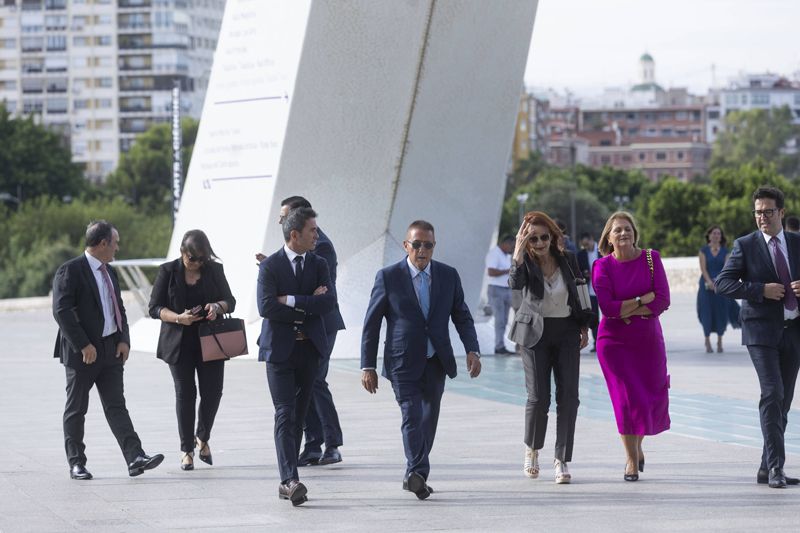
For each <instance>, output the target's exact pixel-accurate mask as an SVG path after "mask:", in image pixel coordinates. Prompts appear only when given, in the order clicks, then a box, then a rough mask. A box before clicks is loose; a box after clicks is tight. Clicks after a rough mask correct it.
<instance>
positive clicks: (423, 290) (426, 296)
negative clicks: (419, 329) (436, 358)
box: [418, 270, 435, 359]
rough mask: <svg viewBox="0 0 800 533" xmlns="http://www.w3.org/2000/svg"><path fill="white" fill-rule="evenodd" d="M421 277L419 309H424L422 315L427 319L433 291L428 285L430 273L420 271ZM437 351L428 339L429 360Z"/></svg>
mask: <svg viewBox="0 0 800 533" xmlns="http://www.w3.org/2000/svg"><path fill="white" fill-rule="evenodd" d="M418 276H419V307H420V309H422V314H423V315H424V316H425V318H426V319H427V318H428V314H429V313H430V310H431V289H430V285H429V284H428V273H427V272H425V271H424V270H423V271H420V273H419V274H418ZM434 353H435V350H434V349H433V343H432V342H431V339H430V337H428V353H427V354H425V355H426V356H427V357H428V359H430V358H431V357H433V354H434Z"/></svg>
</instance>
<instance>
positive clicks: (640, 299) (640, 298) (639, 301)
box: [636, 296, 642, 306]
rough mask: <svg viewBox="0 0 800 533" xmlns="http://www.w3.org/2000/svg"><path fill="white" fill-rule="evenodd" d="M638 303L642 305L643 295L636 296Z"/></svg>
mask: <svg viewBox="0 0 800 533" xmlns="http://www.w3.org/2000/svg"><path fill="white" fill-rule="evenodd" d="M636 305H638V306H640V305H642V297H641V296H637V297H636Z"/></svg>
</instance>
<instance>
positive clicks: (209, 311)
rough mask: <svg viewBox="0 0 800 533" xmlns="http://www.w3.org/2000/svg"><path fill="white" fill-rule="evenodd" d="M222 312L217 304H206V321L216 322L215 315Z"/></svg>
mask: <svg viewBox="0 0 800 533" xmlns="http://www.w3.org/2000/svg"><path fill="white" fill-rule="evenodd" d="M221 311H222V306H220V305H219V304H218V303H216V302H215V303H213V304H206V318H207V319H208V320H216V319H217V315H219V314H220V312H221Z"/></svg>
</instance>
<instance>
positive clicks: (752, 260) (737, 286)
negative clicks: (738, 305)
mask: <svg viewBox="0 0 800 533" xmlns="http://www.w3.org/2000/svg"><path fill="white" fill-rule="evenodd" d="M783 235H784V237H785V238H786V250H787V251H788V255H789V257H787V260H788V262H789V272H790V273H791V276H792V279H800V275H799V274H800V236H798V235H795V234H794V233H790V232H788V231H784V232H783ZM780 282H781V280H780V278H779V277H778V273H777V272H776V271H775V265H774V264H773V263H772V256H771V255H770V253H769V250H768V249H767V242H766V241H765V240H764V235H762V233H761V231H754V232H753V233H751V234H749V235H745V236H744V237H740V238H738V239H736V242H734V243H733V250H732V251H731V255H730V256H728V260H727V261H725V266H724V267H723V268H722V271H721V272H720V273H719V275H718V276H717V279H716V280H715V281H714V285H715V287H716V289H717V294H722V295H723V296H728V297H730V298H740V299H742V300H743V301H742V309H741V311H740V317H741V322H742V344H745V345H746V344H759V345H763V346H773V347H776V346H778V344H779V343H780V341H781V339H782V338H783V302H782V301H780V300H770V299H765V298H764V285H765V284H766V283H780Z"/></svg>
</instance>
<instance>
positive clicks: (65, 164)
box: [0, 103, 87, 200]
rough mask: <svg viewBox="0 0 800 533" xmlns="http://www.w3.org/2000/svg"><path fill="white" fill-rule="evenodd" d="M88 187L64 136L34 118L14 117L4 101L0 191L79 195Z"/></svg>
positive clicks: (26, 196) (0, 124) (0, 106)
mask: <svg viewBox="0 0 800 533" xmlns="http://www.w3.org/2000/svg"><path fill="white" fill-rule="evenodd" d="M86 189H87V184H86V181H85V180H84V178H83V175H82V172H81V169H80V167H79V166H78V165H76V164H74V163H72V154H71V153H70V151H69V148H68V147H67V146H66V143H65V142H64V139H63V138H62V137H61V136H60V135H59V134H57V133H55V132H53V131H50V130H48V129H47V128H45V127H42V126H40V125H38V124H36V123H34V121H33V118H32V117H28V118H13V117H12V116H11V113H9V112H8V110H6V108H5V106H4V105H3V104H2V103H0V192H5V193H8V194H11V195H14V196H21V197H22V198H20V200H29V199H32V198H37V197H39V196H42V195H52V196H56V197H58V198H62V197H65V196H70V197H75V196H79V195H80V194H81V193H82V192H83V191H85V190H86Z"/></svg>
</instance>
